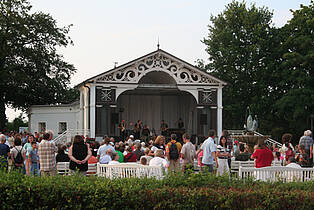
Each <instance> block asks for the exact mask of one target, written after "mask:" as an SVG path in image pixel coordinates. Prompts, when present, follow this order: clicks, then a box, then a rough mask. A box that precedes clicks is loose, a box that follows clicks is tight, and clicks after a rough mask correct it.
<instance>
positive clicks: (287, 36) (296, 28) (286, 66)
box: [199, 1, 314, 141]
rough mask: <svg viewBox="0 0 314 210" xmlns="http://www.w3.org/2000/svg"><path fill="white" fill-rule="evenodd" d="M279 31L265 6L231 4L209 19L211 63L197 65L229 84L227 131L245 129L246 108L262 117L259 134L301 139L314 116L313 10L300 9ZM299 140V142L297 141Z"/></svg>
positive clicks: (226, 110) (306, 7)
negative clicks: (291, 135)
mask: <svg viewBox="0 0 314 210" xmlns="http://www.w3.org/2000/svg"><path fill="white" fill-rule="evenodd" d="M292 12H293V18H292V19H291V20H290V21H288V23H287V24H286V25H285V26H283V27H281V28H275V27H274V26H272V22H271V18H272V13H271V12H269V11H268V9H267V8H264V7H262V8H256V7H255V5H251V6H250V7H248V8H247V6H246V4H245V3H244V2H242V3H239V2H234V1H233V2H232V3H230V4H229V5H228V6H227V7H226V9H225V10H224V11H223V12H222V13H221V14H219V15H218V16H216V17H213V16H212V17H211V22H212V24H211V25H210V26H209V34H208V37H207V38H205V39H204V40H203V43H204V44H206V45H207V49H206V50H207V52H208V54H209V55H210V58H209V61H210V63H209V64H207V65H204V63H202V62H201V61H200V62H199V66H201V67H203V68H205V69H206V70H209V71H211V72H212V73H213V74H214V75H216V76H218V77H220V78H222V79H224V80H226V81H227V82H228V86H227V87H226V88H224V96H223V100H224V113H223V119H224V120H223V122H224V127H225V128H234V129H237V128H242V124H243V123H244V120H245V119H244V116H245V108H246V106H248V105H250V106H251V110H253V112H254V113H255V114H257V115H258V116H259V121H260V122H259V125H260V131H261V132H262V133H267V134H271V135H272V136H274V137H275V139H280V138H281V136H282V134H283V133H284V132H290V133H293V134H294V136H296V137H298V136H300V135H302V133H303V131H304V130H305V129H308V128H309V125H310V123H309V121H310V115H311V114H313V113H314V103H313V101H314V93H313V90H314V81H313V80H314V73H313V66H314V36H313V33H314V31H313V25H314V6H313V1H311V3H310V5H309V6H303V5H301V7H300V9H299V10H296V11H292ZM294 140H295V141H297V140H298V138H295V139H294Z"/></svg>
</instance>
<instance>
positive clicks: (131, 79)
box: [78, 49, 227, 86]
mask: <svg viewBox="0 0 314 210" xmlns="http://www.w3.org/2000/svg"><path fill="white" fill-rule="evenodd" d="M152 71H163V72H166V73H168V74H169V75H170V76H172V77H173V78H174V79H175V81H176V82H177V85H222V86H223V85H226V84H227V83H226V82H224V81H222V80H220V79H218V78H216V77H214V76H212V75H210V74H209V73H207V72H204V71H203V70H201V69H199V68H198V67H196V66H194V65H192V64H190V63H188V62H186V61H184V60H182V59H180V58H177V57H176V56H173V55H171V54H170V53H168V52H166V51H164V50H161V49H158V50H156V51H153V52H151V53H149V54H146V55H144V56H142V57H139V58H137V59H135V60H132V61H130V62H128V63H125V64H123V65H120V66H118V67H116V68H113V69H111V70H109V71H106V72H104V73H101V74H99V75H96V76H94V77H92V78H89V79H87V80H85V81H84V82H82V83H81V84H79V85H78V86H80V85H82V84H85V83H108V84H121V83H128V84H136V83H138V82H139V81H140V79H141V78H142V77H143V76H145V75H146V74H147V73H149V72H152Z"/></svg>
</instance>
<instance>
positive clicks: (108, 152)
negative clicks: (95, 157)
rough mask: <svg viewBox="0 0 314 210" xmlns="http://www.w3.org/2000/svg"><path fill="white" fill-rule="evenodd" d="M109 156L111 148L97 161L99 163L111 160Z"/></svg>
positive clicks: (106, 162)
mask: <svg viewBox="0 0 314 210" xmlns="http://www.w3.org/2000/svg"><path fill="white" fill-rule="evenodd" d="M111 156H112V150H111V149H107V152H106V155H104V156H101V157H100V159H99V163H100V164H108V163H109V162H110V161H112V158H111Z"/></svg>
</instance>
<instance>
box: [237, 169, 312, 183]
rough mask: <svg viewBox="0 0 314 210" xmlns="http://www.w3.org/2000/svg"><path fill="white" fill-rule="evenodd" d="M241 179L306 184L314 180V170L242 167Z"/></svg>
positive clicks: (240, 171)
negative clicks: (250, 178)
mask: <svg viewBox="0 0 314 210" xmlns="http://www.w3.org/2000/svg"><path fill="white" fill-rule="evenodd" d="M239 177H240V178H242V179H246V178H249V177H253V178H254V180H261V181H271V182H274V181H283V182H292V181H300V182H305V181H309V180H314V168H290V167H285V166H271V167H264V168H252V167H249V168H246V167H242V166H240V168H239Z"/></svg>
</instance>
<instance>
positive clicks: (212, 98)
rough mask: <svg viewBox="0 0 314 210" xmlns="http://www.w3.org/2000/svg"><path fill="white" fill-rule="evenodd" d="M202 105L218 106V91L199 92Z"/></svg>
mask: <svg viewBox="0 0 314 210" xmlns="http://www.w3.org/2000/svg"><path fill="white" fill-rule="evenodd" d="M198 96H199V104H200V105H210V106H216V105H217V91H216V90H203V91H199V92H198Z"/></svg>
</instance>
